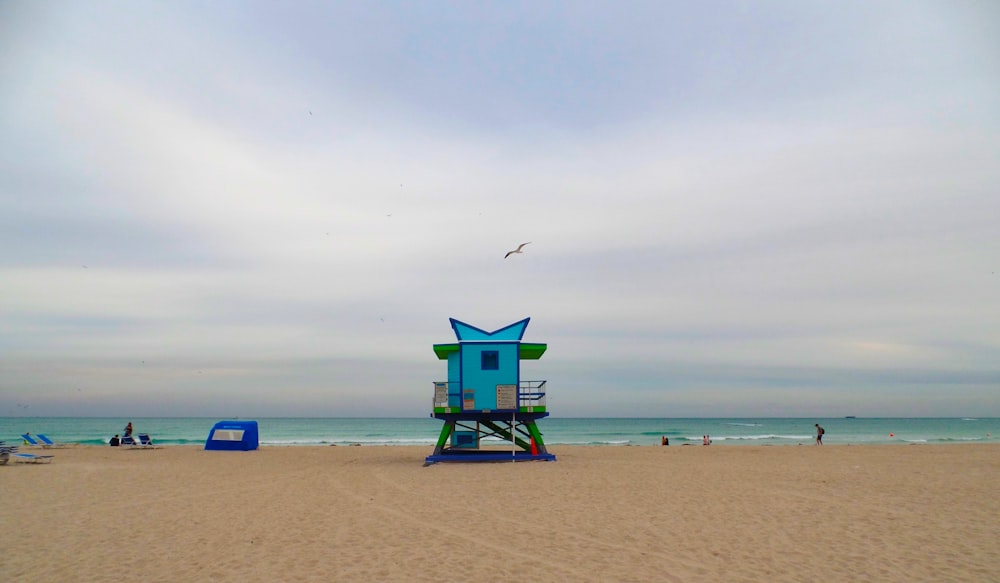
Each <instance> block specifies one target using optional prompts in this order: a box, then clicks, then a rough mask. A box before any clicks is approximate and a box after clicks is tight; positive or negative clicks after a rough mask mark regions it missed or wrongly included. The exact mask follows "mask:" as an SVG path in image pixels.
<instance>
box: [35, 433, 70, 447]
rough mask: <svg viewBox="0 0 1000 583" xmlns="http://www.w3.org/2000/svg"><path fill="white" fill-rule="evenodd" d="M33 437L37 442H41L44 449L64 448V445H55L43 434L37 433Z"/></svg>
mask: <svg viewBox="0 0 1000 583" xmlns="http://www.w3.org/2000/svg"><path fill="white" fill-rule="evenodd" d="M35 437H37V438H38V441H41V442H42V447H44V448H46V449H60V448H64V447H66V444H65V443H56V442H54V441H52V440H51V439H49V438H48V436H47V435H45V434H44V433H39V434H37V435H35Z"/></svg>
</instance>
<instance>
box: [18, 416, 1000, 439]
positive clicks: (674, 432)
mask: <svg viewBox="0 0 1000 583" xmlns="http://www.w3.org/2000/svg"><path fill="white" fill-rule="evenodd" d="M129 421H131V422H132V424H133V426H134V428H135V433H149V434H150V435H151V436H152V437H153V439H154V441H155V442H156V443H158V444H163V445H187V444H204V443H205V438H206V437H207V436H208V432H209V430H210V429H211V428H212V426H213V425H214V424H215V422H216V421H219V419H204V418H134V419H125V418H94V417H0V440H5V441H7V442H8V443H21V438H20V437H19V436H20V435H21V434H22V433H24V432H29V431H30V432H31V433H44V434H46V435H48V436H49V438H51V439H53V440H55V441H58V442H66V443H80V444H84V445H99V444H104V443H107V441H108V439H109V438H111V436H112V435H114V434H116V433H119V434H121V433H123V430H124V427H125V424H126V423H128V422H129ZM257 421H258V423H259V427H260V442H261V444H262V445H290V446H292V445H331V444H336V445H349V444H352V443H359V444H362V445H426V446H433V444H434V442H435V441H436V440H437V436H438V433H439V432H440V430H441V425H442V422H441V421H439V420H437V419H432V418H430V417H423V418H411V419H363V418H338V419H301V418H281V419H279V418H258V419H257ZM815 423H819V424H820V425H822V426H823V428H824V429H826V436H825V437H824V439H823V441H824V443H827V444H829V445H838V444H840V445H844V444H858V445H860V444H908V443H928V444H946V443H989V442H997V441H998V437H1000V419H997V418H978V419H976V418H968V417H966V418H961V419H957V418H956V419H950V418H949V419H928V418H919V419H903V418H859V419H845V418H837V419H813V418H809V419H805V418H802V419H786V418H767V419H622V418H611V419H609V418H601V419H566V418H545V419H542V420H540V421H539V422H538V427H539V429H541V431H542V434H543V435H544V437H545V442H546V443H547V444H549V445H559V444H563V445H603V446H622V445H659V444H660V437H661V436H667V437H668V438H669V439H670V444H671V445H684V444H697V445H700V444H701V441H702V439H701V436H702V435H705V434H708V435H710V436H711V438H712V443H713V444H715V445H727V446H728V445H796V444H800V443H802V444H811V443H812V442H813V438H814V436H815V427H814V424H815ZM890 434H891V435H890ZM498 443H499V442H498Z"/></svg>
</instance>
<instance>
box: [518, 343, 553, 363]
mask: <svg viewBox="0 0 1000 583" xmlns="http://www.w3.org/2000/svg"><path fill="white" fill-rule="evenodd" d="M548 347H549V345H548V344H525V343H524V342H522V343H521V355H520V356H521V360H538V359H539V358H541V357H542V355H543V354H545V349H546V348H548Z"/></svg>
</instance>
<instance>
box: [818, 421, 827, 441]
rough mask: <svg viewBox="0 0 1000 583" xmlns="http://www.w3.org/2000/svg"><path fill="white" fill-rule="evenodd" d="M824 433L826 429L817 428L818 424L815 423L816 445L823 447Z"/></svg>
mask: <svg viewBox="0 0 1000 583" xmlns="http://www.w3.org/2000/svg"><path fill="white" fill-rule="evenodd" d="M825 433H826V429H823V428H822V427H820V426H819V423H817V424H816V445H823V435H824V434H825Z"/></svg>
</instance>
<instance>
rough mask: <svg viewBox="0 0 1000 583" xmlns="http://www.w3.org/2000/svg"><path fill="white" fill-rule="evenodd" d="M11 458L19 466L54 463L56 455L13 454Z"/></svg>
mask: <svg viewBox="0 0 1000 583" xmlns="http://www.w3.org/2000/svg"><path fill="white" fill-rule="evenodd" d="M10 457H11V458H13V459H14V461H15V462H17V463H19V464H47V463H50V462H51V461H52V458H54V457H56V456H54V455H35V454H33V453H12V454H10Z"/></svg>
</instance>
